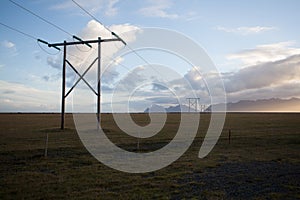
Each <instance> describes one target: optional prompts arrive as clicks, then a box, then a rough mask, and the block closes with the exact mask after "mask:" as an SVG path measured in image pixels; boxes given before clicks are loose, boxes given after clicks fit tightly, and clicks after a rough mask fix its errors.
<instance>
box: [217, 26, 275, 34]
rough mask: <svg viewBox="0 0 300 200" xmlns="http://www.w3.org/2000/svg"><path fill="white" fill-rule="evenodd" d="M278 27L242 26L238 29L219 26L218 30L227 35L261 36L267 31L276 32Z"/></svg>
mask: <svg viewBox="0 0 300 200" xmlns="http://www.w3.org/2000/svg"><path fill="white" fill-rule="evenodd" d="M275 29H277V28H276V27H270V26H242V27H237V28H228V27H223V26H217V27H216V30H218V31H224V32H226V33H234V34H238V35H251V34H259V33H264V32H267V31H271V30H275Z"/></svg>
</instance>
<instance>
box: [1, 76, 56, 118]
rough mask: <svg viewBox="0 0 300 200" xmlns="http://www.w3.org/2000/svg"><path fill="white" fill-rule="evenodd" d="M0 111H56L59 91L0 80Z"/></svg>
mask: <svg viewBox="0 0 300 200" xmlns="http://www.w3.org/2000/svg"><path fill="white" fill-rule="evenodd" d="M0 94H1V95H0V112H16V111H19V112H32V111H40V112H47V111H51V112H52V111H58V110H59V94H60V93H59V91H57V92H54V91H46V90H39V89H36V88H33V87H30V86H26V85H23V84H20V83H13V82H7V81H2V80H0Z"/></svg>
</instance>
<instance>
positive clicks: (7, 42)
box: [2, 40, 16, 49]
mask: <svg viewBox="0 0 300 200" xmlns="http://www.w3.org/2000/svg"><path fill="white" fill-rule="evenodd" d="M2 45H3V46H4V47H6V48H8V49H11V48H15V47H16V45H15V44H14V43H12V42H10V41H7V40H4V41H3V42H2Z"/></svg>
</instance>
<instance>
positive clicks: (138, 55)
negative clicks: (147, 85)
mask: <svg viewBox="0 0 300 200" xmlns="http://www.w3.org/2000/svg"><path fill="white" fill-rule="evenodd" d="M72 2H73V3H74V4H75V5H77V6H78V7H79V8H80V9H81V10H83V11H84V12H85V13H86V14H87V15H89V16H90V17H91V18H93V19H94V20H95V21H97V22H98V23H99V24H101V25H102V26H103V27H104V28H105V29H106V30H107V31H109V32H110V33H111V34H112V35H114V36H115V37H117V38H118V39H120V40H121V41H122V43H123V42H124V40H123V39H122V38H120V37H119V36H118V35H117V34H116V33H114V32H113V31H112V30H111V29H109V28H108V27H107V26H105V25H104V23H102V22H101V21H100V20H98V19H97V18H96V17H95V16H94V15H92V14H91V13H90V12H89V11H88V10H86V9H85V8H83V7H82V6H81V5H80V4H79V3H77V2H76V1H75V0H72ZM123 44H124V45H125V47H127V48H129V49H130V51H132V52H133V53H134V54H135V55H136V56H137V57H139V58H140V59H141V60H142V61H143V62H144V63H146V64H147V65H149V66H150V67H151V68H152V69H153V70H154V71H155V72H156V73H158V74H159V75H160V72H159V71H157V70H156V69H155V68H154V67H152V65H151V64H150V63H149V62H148V61H147V60H146V59H145V58H143V57H142V56H141V55H140V54H139V53H138V52H137V51H136V50H134V49H133V48H132V47H131V46H130V45H128V43H126V42H124V43H123ZM161 77H162V78H163V76H161Z"/></svg>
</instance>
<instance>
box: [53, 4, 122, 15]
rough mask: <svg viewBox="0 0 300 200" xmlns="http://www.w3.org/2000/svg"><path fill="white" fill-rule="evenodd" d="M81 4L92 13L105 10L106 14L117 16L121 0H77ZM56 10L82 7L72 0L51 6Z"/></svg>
mask: <svg viewBox="0 0 300 200" xmlns="http://www.w3.org/2000/svg"><path fill="white" fill-rule="evenodd" d="M75 1H76V2H77V3H78V4H79V5H80V6H82V7H83V8H84V9H85V10H87V11H88V12H90V13H91V14H96V13H99V12H103V13H104V14H105V15H106V16H115V15H117V14H118V8H116V7H115V5H116V4H117V3H118V2H119V0H89V1H85V0H75ZM51 8H52V9H55V10H70V9H75V8H76V9H80V8H79V7H78V6H77V5H76V4H75V3H74V2H72V1H71V0H67V1H63V2H61V3H59V4H56V5H54V6H53V7H51Z"/></svg>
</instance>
